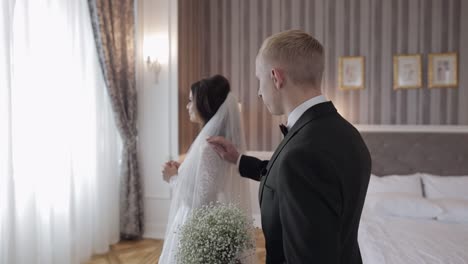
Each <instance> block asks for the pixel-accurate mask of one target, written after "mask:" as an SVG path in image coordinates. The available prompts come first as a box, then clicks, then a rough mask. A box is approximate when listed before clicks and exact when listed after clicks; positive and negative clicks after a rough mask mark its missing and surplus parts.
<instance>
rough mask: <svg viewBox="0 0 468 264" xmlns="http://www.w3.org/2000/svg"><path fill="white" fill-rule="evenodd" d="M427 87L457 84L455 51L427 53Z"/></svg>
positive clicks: (453, 85) (454, 85) (456, 57)
mask: <svg viewBox="0 0 468 264" xmlns="http://www.w3.org/2000/svg"><path fill="white" fill-rule="evenodd" d="M428 77H429V88H435V87H457V86H458V56H457V53H455V52H451V53H432V54H429V72H428Z"/></svg>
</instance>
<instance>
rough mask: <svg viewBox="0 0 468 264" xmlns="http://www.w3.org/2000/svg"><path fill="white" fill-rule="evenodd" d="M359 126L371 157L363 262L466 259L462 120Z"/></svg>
mask: <svg viewBox="0 0 468 264" xmlns="http://www.w3.org/2000/svg"><path fill="white" fill-rule="evenodd" d="M358 129H359V130H360V132H361V134H362V136H363V138H364V140H365V142H366V144H367V146H368V147H369V150H370V152H371V156H372V163H373V166H372V174H373V176H372V177H371V182H370V185H369V190H368V195H367V198H366V203H365V206H364V210H363V214H362V218H361V223H360V230H359V245H360V248H361V254H362V258H363V262H364V263H365V264H405V263H408V264H419V263H421V264H422V263H424V264H432V263H434V264H435V263H444V264H462V263H468V176H467V175H468V128H467V127H461V126H458V127H455V126H414V127H404V126H401V127H394V126H361V127H358ZM248 154H251V155H254V156H257V157H261V158H264V159H268V157H270V156H271V154H272V153H271V152H249V153H248ZM253 188H255V187H253ZM257 210H258V209H257Z"/></svg>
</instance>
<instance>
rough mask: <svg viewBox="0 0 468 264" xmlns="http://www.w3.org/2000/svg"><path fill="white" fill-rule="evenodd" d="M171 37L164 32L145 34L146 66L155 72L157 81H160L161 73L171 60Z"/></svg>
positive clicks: (144, 52) (144, 51) (144, 53)
mask: <svg viewBox="0 0 468 264" xmlns="http://www.w3.org/2000/svg"><path fill="white" fill-rule="evenodd" d="M169 52H170V51H169V38H168V37H167V36H166V35H164V34H159V35H153V36H151V35H150V36H145V39H144V42H143V55H144V59H145V64H146V68H147V70H148V71H151V72H152V73H153V74H154V78H155V82H156V83H158V82H159V74H160V73H161V70H162V68H163V65H166V64H167V63H168V61H169Z"/></svg>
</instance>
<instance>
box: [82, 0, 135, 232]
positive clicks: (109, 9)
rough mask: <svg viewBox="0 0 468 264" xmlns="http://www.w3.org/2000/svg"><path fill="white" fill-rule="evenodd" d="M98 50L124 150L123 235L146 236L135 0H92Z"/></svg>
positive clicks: (92, 16) (121, 211) (122, 188)
mask: <svg viewBox="0 0 468 264" xmlns="http://www.w3.org/2000/svg"><path fill="white" fill-rule="evenodd" d="M88 4H89V9H90V15H91V21H92V24H93V31H94V37H95V40H96V47H97V50H98V54H99V60H100V63H101V68H102V71H103V74H104V79H105V81H106V86H107V91H108V94H109V96H110V99H111V104H112V109H113V111H114V116H115V118H116V123H117V126H118V129H119V132H120V135H121V137H122V140H123V143H124V147H123V153H122V167H121V169H122V170H121V179H122V180H121V186H120V188H121V192H120V193H121V195H120V203H121V206H120V233H121V237H122V238H126V239H129V238H141V236H142V235H143V189H142V178H141V176H140V173H139V170H138V159H137V139H138V136H137V92H136V80H135V47H134V46H135V37H134V32H135V20H134V14H135V5H134V0H88Z"/></svg>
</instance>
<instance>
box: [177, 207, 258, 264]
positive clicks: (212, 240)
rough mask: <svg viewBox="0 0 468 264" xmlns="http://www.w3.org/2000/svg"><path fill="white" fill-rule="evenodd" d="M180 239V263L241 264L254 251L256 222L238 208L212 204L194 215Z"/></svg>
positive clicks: (181, 233)
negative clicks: (254, 225)
mask: <svg viewBox="0 0 468 264" xmlns="http://www.w3.org/2000/svg"><path fill="white" fill-rule="evenodd" d="M179 238H180V244H179V250H178V252H177V262H178V263H183V264H231V263H240V260H241V258H242V257H241V256H242V255H245V252H248V251H250V250H252V249H254V239H253V221H252V220H251V219H249V218H247V216H246V215H245V214H244V213H243V212H242V211H241V210H240V209H239V208H238V207H237V206H235V205H234V204H222V203H214V204H213V203H210V204H209V205H206V206H203V207H202V208H200V209H197V210H194V211H193V214H192V215H191V216H190V217H189V218H188V219H187V222H186V223H185V224H184V225H183V226H182V227H181V229H180V237H179Z"/></svg>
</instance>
